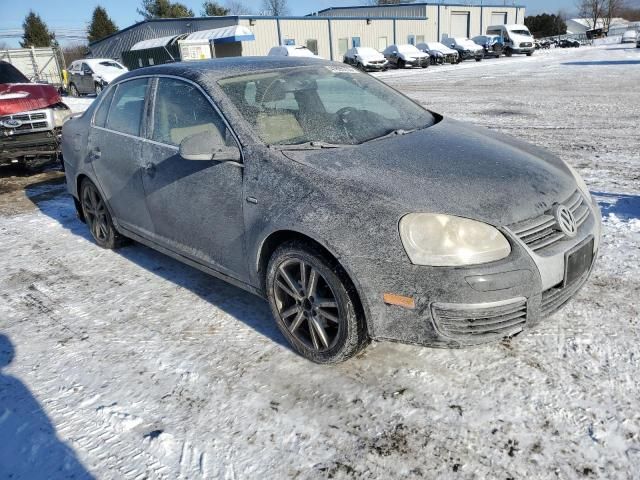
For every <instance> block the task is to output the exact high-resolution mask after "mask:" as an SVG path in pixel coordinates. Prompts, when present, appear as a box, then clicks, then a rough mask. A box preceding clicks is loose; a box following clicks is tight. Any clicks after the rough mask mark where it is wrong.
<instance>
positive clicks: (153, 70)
mask: <svg viewBox="0 0 640 480" xmlns="http://www.w3.org/2000/svg"><path fill="white" fill-rule="evenodd" d="M335 64H339V65H341V66H343V67H344V64H343V63H338V62H330V61H328V60H323V59H320V58H317V57H293V56H287V57H285V56H273V55H272V56H264V57H227V58H213V59H210V60H196V61H191V62H175V63H165V64H163V65H156V66H153V67H144V68H138V69H136V70H133V71H130V72H128V73H125V74H124V75H122V76H120V77H118V80H119V81H120V80H125V79H127V78H132V77H138V76H141V75H176V76H179V77H184V78H187V79H189V80H194V81H197V80H198V79H200V78H201V77H203V76H206V77H207V78H208V79H213V80H218V79H221V78H226V77H233V76H237V75H243V74H250V73H255V72H262V71H269V70H277V69H280V68H293V67H308V66H317V65H335Z"/></svg>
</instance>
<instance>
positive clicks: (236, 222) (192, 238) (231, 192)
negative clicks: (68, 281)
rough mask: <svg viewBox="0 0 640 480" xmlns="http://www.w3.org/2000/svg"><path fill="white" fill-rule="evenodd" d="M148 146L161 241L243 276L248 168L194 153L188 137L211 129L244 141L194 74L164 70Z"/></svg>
mask: <svg viewBox="0 0 640 480" xmlns="http://www.w3.org/2000/svg"><path fill="white" fill-rule="evenodd" d="M151 118H152V121H151V125H150V130H151V131H150V132H149V135H148V137H149V139H150V140H151V141H150V142H146V143H145V144H144V146H143V152H142V162H143V164H144V165H143V166H144V169H143V172H144V173H143V183H144V189H145V195H146V203H147V207H148V209H149V212H150V214H151V218H152V221H153V225H154V232H153V238H154V241H156V242H158V243H160V244H161V245H163V246H165V247H167V248H169V249H171V250H173V251H175V252H177V253H180V254H182V255H185V256H187V257H189V258H191V259H192V260H194V261H196V262H198V263H201V264H203V265H206V266H209V267H211V268H214V269H215V270H218V271H220V272H222V273H224V274H227V275H230V276H232V277H235V278H238V279H241V280H242V279H243V278H245V276H246V273H247V265H248V263H247V261H246V258H245V253H244V220H243V213H242V204H243V203H242V202H243V194H242V190H243V183H242V179H243V170H242V164H241V163H239V162H232V161H214V160H186V159H184V158H182V157H181V156H180V155H179V154H178V149H179V145H180V142H181V141H182V140H184V139H185V138H187V137H189V136H192V135H197V134H202V133H203V132H207V134H208V135H211V138H213V139H214V140H215V143H217V144H219V145H220V146H221V147H223V146H236V147H237V146H238V145H237V143H236V140H235V138H234V137H233V135H232V134H231V132H230V131H229V129H228V128H227V126H226V124H225V122H224V120H223V119H222V117H221V116H220V114H219V113H218V111H217V110H216V109H215V108H214V107H213V105H212V104H211V102H210V101H209V99H208V97H207V96H206V95H205V94H204V93H203V92H202V91H201V90H200V89H199V88H198V87H197V86H196V85H195V84H192V83H190V82H187V81H183V80H179V79H175V78H167V77H160V78H158V80H157V89H156V94H155V101H154V107H153V114H152V117H151Z"/></svg>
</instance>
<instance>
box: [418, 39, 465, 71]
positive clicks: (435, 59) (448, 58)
mask: <svg viewBox="0 0 640 480" xmlns="http://www.w3.org/2000/svg"><path fill="white" fill-rule="evenodd" d="M416 48H417V49H418V50H420V51H421V52H424V53H427V54H429V56H430V57H431V64H432V65H436V64H438V65H441V64H443V63H460V55H458V52H457V51H455V50H453V49H451V48H449V47H447V46H446V45H444V44H442V43H440V42H426V43H419V44H417V45H416Z"/></svg>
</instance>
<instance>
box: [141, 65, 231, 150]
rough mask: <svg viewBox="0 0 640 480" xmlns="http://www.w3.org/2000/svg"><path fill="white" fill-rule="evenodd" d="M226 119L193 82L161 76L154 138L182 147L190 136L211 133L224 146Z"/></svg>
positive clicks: (226, 140) (157, 93) (155, 110)
mask: <svg viewBox="0 0 640 480" xmlns="http://www.w3.org/2000/svg"><path fill="white" fill-rule="evenodd" d="M226 130H227V129H226V125H225V124H224V121H223V120H222V118H221V117H220V115H218V113H217V112H216V111H215V109H214V108H213V107H212V106H211V104H210V103H209V101H208V100H207V98H206V97H205V96H204V95H203V94H202V93H201V92H200V91H199V90H198V89H197V88H196V87H195V86H194V85H192V84H190V83H187V82H183V81H180V80H175V79H172V78H160V79H158V89H157V91H156V100H155V106H154V110H153V132H152V135H151V138H152V140H155V141H156V142H160V143H166V144H168V145H174V146H178V145H180V142H182V140H184V139H185V138H186V137H189V136H191V135H195V134H198V133H202V132H210V134H211V135H212V136H214V137H215V138H217V139H218V143H219V144H220V145H224V144H228V140H229V139H228V138H227V135H226Z"/></svg>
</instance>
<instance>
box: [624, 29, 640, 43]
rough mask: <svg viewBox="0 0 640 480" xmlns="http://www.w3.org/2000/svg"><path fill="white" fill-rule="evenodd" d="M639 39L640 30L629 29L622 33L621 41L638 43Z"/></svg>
mask: <svg viewBox="0 0 640 480" xmlns="http://www.w3.org/2000/svg"><path fill="white" fill-rule="evenodd" d="M637 41H638V32H636V31H635V30H627V31H626V32H624V33H623V34H622V40H620V43H636V42H637Z"/></svg>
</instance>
